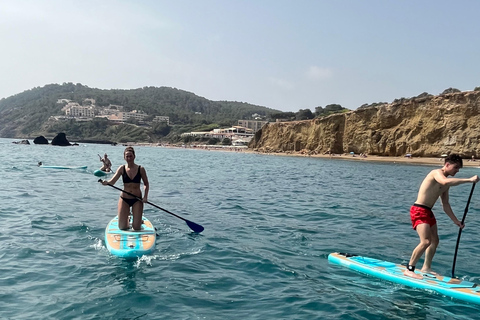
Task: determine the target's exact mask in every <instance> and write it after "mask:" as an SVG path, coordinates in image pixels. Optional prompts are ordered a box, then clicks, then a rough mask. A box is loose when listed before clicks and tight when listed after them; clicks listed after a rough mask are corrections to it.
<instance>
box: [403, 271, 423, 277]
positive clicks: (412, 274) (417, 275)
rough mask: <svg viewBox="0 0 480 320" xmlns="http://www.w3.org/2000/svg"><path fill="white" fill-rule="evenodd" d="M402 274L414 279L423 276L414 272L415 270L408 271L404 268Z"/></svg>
mask: <svg viewBox="0 0 480 320" xmlns="http://www.w3.org/2000/svg"><path fill="white" fill-rule="evenodd" d="M403 275H405V276H407V277H411V278H414V279H423V276H422V275H420V274H416V273H415V272H413V271H410V270H405V271H404V272H403Z"/></svg>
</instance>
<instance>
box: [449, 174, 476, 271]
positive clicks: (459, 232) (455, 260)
mask: <svg viewBox="0 0 480 320" xmlns="http://www.w3.org/2000/svg"><path fill="white" fill-rule="evenodd" d="M475 185H476V183H473V185H472V190H471V191H470V196H469V197H468V201H467V205H466V206H465V211H464V212H463V218H462V224H464V223H465V218H466V217H467V212H468V206H469V205H470V200H472V195H473V190H475ZM461 235H462V228H460V230H458V238H457V245H456V247H455V254H454V255H453V265H452V278H455V263H456V262H457V252H458V245H459V244H460V236H461Z"/></svg>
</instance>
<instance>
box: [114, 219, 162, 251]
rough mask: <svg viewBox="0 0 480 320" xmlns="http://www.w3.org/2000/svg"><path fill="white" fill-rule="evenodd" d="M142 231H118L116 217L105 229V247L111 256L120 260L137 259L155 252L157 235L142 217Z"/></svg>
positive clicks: (148, 221)
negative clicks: (120, 258)
mask: <svg viewBox="0 0 480 320" xmlns="http://www.w3.org/2000/svg"><path fill="white" fill-rule="evenodd" d="M142 219H143V222H142V230H140V231H135V230H133V229H128V230H120V229H118V216H116V217H115V218H113V219H112V220H111V221H110V222H109V223H108V225H107V228H106V229H105V245H106V247H107V249H108V251H110V252H111V253H112V254H113V255H115V256H118V257H122V258H137V257H141V256H143V255H148V254H151V253H152V252H153V251H154V250H155V241H156V238H157V235H156V233H155V228H154V227H153V225H152V223H151V222H150V220H148V219H147V218H145V217H143V218H142ZM130 224H131V221H130Z"/></svg>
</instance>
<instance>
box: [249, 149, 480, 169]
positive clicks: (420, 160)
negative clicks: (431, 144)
mask: <svg viewBox="0 0 480 320" xmlns="http://www.w3.org/2000/svg"><path fill="white" fill-rule="evenodd" d="M246 152H254V151H251V150H247V151H246ZM259 154H270V155H277V156H295V157H312V158H325V159H336V160H337V159H338V160H355V161H378V162H389V163H411V164H428V165H438V166H442V165H443V163H444V159H443V158H428V157H410V158H408V157H384V156H372V155H369V156H366V157H361V156H360V155H350V154H344V155H306V154H301V153H288V154H287V153H259ZM463 166H464V167H479V168H480V160H478V159H476V160H474V161H472V160H471V159H463Z"/></svg>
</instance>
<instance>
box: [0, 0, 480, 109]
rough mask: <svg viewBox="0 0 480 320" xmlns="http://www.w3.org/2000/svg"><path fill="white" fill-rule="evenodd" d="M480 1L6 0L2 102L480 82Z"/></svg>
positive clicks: (290, 95) (278, 97)
mask: <svg viewBox="0 0 480 320" xmlns="http://www.w3.org/2000/svg"><path fill="white" fill-rule="evenodd" d="M479 13H480V1H477V0H469V1H467V0H457V1H444V0H437V1H433V0H430V1H422V0H416V1H413V0H403V1H398V0H378V1H373V0H372V1H370V0H363V1H361V0H345V1H343V0H328V1H327V0H291V1H286V0H243V1H241V0H188V1H187V0H175V1H172V0H168V1H164V0H152V1H141V0H136V1H133V0H132V1H120V0H102V1H93V0H78V1H77V0H76V1H72V0H58V1H57V0H51V1H50V0H32V1H24V0H2V1H0V72H1V77H0V98H6V97H9V96H11V95H14V94H17V93H20V92H23V91H25V90H28V89H31V88H33V87H37V86H40V87H41V86H44V85H46V84H50V83H59V84H61V83H63V82H73V83H82V84H84V85H87V86H89V87H92V88H101V89H111V88H119V89H134V88H140V87H144V86H155V87H160V86H167V87H175V88H178V89H182V90H186V91H189V92H193V93H195V94H197V95H199V96H202V97H205V98H207V99H210V100H231V101H242V102H248V103H253V104H257V105H262V106H266V107H270V108H275V109H279V110H282V111H298V110H299V109H306V108H309V109H311V110H312V111H314V110H315V107H317V106H323V107H324V106H326V105H328V104H332V103H337V104H341V105H342V106H343V107H346V108H349V109H356V108H357V107H359V106H361V105H362V104H364V103H369V104H370V103H374V102H392V101H393V100H394V99H396V98H402V97H412V96H416V95H419V94H420V93H422V92H428V93H431V94H435V95H436V94H439V93H441V92H442V91H443V90H445V89H447V88H450V87H453V88H457V89H460V90H462V91H468V90H473V89H474V88H475V87H477V86H480V41H479V35H480V18H479Z"/></svg>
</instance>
